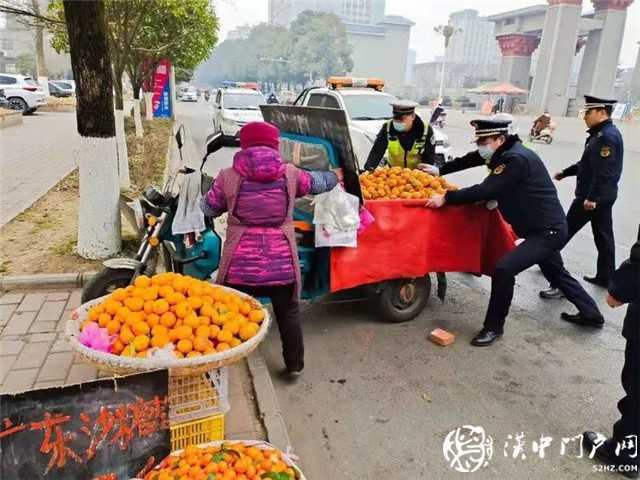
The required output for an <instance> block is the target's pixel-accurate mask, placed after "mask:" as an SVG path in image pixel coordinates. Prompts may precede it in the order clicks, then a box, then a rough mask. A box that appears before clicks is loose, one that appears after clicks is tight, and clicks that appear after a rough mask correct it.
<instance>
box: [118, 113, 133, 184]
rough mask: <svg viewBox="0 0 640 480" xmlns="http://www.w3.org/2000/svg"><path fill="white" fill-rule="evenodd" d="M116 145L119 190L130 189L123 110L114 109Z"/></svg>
mask: <svg viewBox="0 0 640 480" xmlns="http://www.w3.org/2000/svg"><path fill="white" fill-rule="evenodd" d="M115 117H116V144H117V151H118V180H119V183H120V189H121V190H127V189H128V188H130V187H131V180H130V178H129V152H128V150H127V138H126V134H125V131H124V110H123V109H118V108H116V111H115Z"/></svg>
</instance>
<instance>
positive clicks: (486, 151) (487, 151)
mask: <svg viewBox="0 0 640 480" xmlns="http://www.w3.org/2000/svg"><path fill="white" fill-rule="evenodd" d="M478 153H479V154H480V156H481V157H482V158H483V159H484V160H485V162H488V161H489V160H491V157H493V153H494V151H493V149H492V148H491V147H490V146H489V145H480V146H478Z"/></svg>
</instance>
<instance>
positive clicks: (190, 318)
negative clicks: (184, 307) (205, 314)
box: [182, 312, 200, 328]
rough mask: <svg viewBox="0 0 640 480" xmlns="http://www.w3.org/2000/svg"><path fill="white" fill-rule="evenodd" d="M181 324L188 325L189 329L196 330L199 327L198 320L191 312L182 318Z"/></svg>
mask: <svg viewBox="0 0 640 480" xmlns="http://www.w3.org/2000/svg"><path fill="white" fill-rule="evenodd" d="M182 323H184V324H185V325H189V326H190V327H191V328H198V327H199V326H200V320H198V317H197V316H196V314H195V313H193V312H192V313H190V314H189V315H187V316H186V317H184V319H183V320H182Z"/></svg>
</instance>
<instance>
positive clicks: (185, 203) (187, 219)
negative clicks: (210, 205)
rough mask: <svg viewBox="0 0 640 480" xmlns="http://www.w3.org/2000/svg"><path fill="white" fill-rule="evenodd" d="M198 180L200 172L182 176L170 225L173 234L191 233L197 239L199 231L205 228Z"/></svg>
mask: <svg viewBox="0 0 640 480" xmlns="http://www.w3.org/2000/svg"><path fill="white" fill-rule="evenodd" d="M200 181H201V175H200V172H193V173H189V174H187V175H184V176H183V178H182V184H181V185H180V195H179V197H178V208H177V210H176V214H175V217H174V218H173V224H172V225H171V231H172V232H173V234H174V235H179V234H185V235H186V234H189V233H193V234H194V235H195V237H196V239H198V238H199V237H200V232H202V231H203V230H204V229H205V228H206V227H205V224H204V213H203V212H202V209H201V208H200V200H201V198H202V192H201V190H200Z"/></svg>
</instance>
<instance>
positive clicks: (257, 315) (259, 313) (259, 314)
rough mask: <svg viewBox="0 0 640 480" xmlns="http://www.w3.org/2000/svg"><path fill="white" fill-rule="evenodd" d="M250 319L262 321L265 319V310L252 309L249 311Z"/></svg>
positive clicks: (257, 321)
mask: <svg viewBox="0 0 640 480" xmlns="http://www.w3.org/2000/svg"><path fill="white" fill-rule="evenodd" d="M249 320H250V321H252V322H255V323H260V322H262V320H264V310H262V309H260V310H251V312H250V313H249Z"/></svg>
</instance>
